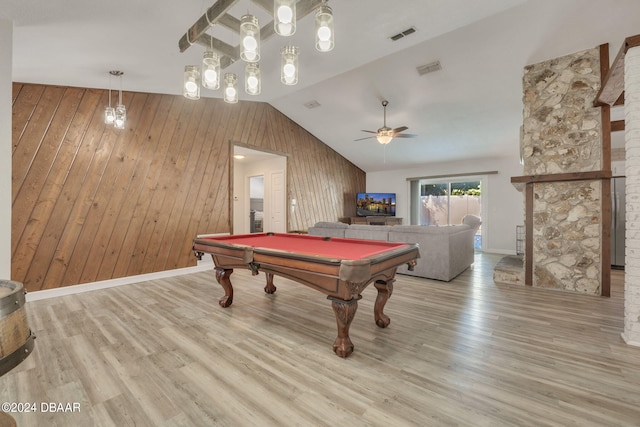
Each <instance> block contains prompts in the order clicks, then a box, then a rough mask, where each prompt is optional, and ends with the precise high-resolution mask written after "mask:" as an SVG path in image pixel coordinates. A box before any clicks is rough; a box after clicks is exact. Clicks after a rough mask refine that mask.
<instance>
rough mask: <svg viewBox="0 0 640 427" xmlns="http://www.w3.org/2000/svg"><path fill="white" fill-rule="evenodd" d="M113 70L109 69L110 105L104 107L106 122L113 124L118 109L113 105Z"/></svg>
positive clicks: (106, 123)
mask: <svg viewBox="0 0 640 427" xmlns="http://www.w3.org/2000/svg"><path fill="white" fill-rule="evenodd" d="M113 73H114V72H113V71H109V106H108V107H105V109H104V124H105V125H113V121H114V120H115V119H116V110H115V108H113V107H112V106H111V77H112V76H113Z"/></svg>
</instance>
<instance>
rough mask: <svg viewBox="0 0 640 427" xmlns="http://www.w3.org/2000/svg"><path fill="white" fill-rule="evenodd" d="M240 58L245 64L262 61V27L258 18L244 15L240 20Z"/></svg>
mask: <svg viewBox="0 0 640 427" xmlns="http://www.w3.org/2000/svg"><path fill="white" fill-rule="evenodd" d="M240 40H241V41H240V58H242V60H243V61H245V62H258V61H259V60H260V26H259V24H258V18H256V17H255V16H253V15H244V16H243V17H242V19H240Z"/></svg>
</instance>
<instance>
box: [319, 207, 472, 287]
mask: <svg viewBox="0 0 640 427" xmlns="http://www.w3.org/2000/svg"><path fill="white" fill-rule="evenodd" d="M480 224H481V221H480V218H478V217H477V216H475V215H467V216H466V217H465V218H464V219H463V224H459V225H447V226H420V225H394V226H389V225H359V224H352V225H347V224H344V223H341V222H319V223H317V224H316V225H315V226H313V227H311V228H309V234H310V235H314V236H325V237H345V238H349V239H364V240H384V241H389V242H405V243H417V244H418V245H419V247H420V258H419V259H418V260H417V263H418V264H417V265H416V266H415V268H414V270H413V271H409V269H408V268H407V267H406V266H402V267H399V268H398V273H401V274H407V275H411V276H418V277H425V278H427V279H436V280H444V281H447V282H448V281H450V280H451V279H453V278H454V277H456V276H457V275H459V274H460V273H462V272H463V271H464V270H466V269H467V268H469V266H470V265H471V264H473V259H474V248H473V243H474V236H475V234H476V231H477V230H478V228H479V227H480Z"/></svg>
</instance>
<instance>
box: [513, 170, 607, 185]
mask: <svg viewBox="0 0 640 427" xmlns="http://www.w3.org/2000/svg"><path fill="white" fill-rule="evenodd" d="M609 178H611V170H601V171H589V172H568V173H552V174H548V175H523V176H512V177H511V183H512V184H529V183H535V182H562V181H584V180H589V179H609Z"/></svg>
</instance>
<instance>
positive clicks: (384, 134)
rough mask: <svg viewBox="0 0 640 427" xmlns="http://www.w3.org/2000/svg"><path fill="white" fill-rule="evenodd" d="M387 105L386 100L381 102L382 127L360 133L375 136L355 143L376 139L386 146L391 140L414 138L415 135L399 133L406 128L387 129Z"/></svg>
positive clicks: (360, 139) (359, 139)
mask: <svg viewBox="0 0 640 427" xmlns="http://www.w3.org/2000/svg"><path fill="white" fill-rule="evenodd" d="M387 105H389V101H387V100H384V101H382V108H383V114H384V120H383V124H382V127H381V128H380V129H378V130H377V131H375V132H374V131H372V130H362V132H367V133H375V136H367V137H364V138H358V139H356V141H362V140H363V139H370V138H376V139H377V140H378V142H379V143H380V144H382V145H387V144H388V143H390V142H391V140H392V139H393V138H415V137H416V135H412V134H410V133H400V132H404V131H405V130H407V129H409V128H408V127H407V126H400V127H397V128H395V129H392V128H390V127H387Z"/></svg>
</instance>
